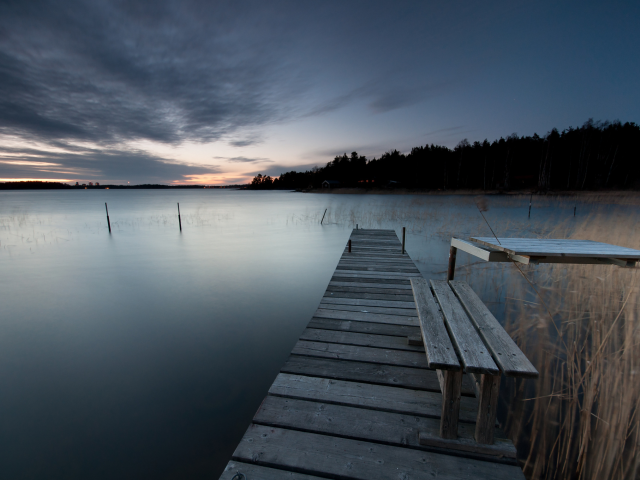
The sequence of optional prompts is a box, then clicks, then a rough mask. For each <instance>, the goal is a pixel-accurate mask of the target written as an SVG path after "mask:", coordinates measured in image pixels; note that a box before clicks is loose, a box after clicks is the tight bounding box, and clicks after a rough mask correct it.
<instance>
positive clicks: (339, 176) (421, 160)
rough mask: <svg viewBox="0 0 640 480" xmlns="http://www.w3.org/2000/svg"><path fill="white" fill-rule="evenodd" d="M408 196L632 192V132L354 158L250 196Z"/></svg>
mask: <svg viewBox="0 0 640 480" xmlns="http://www.w3.org/2000/svg"><path fill="white" fill-rule="evenodd" d="M323 186H324V187H325V188H330V189H335V188H361V189H397V188H404V189H411V190H440V191H445V190H453V191H455V190H494V191H495V190H497V191H509V190H523V189H530V190H536V191H539V192H545V191H569V190H573V191H575V190H616V189H638V188H640V127H638V125H636V124H635V123H630V122H627V123H624V124H622V123H620V122H594V121H593V120H592V119H590V120H588V121H587V122H586V123H585V124H584V125H582V126H581V127H579V128H568V129H566V130H563V131H562V132H559V131H558V130H557V129H555V128H554V129H553V130H551V131H550V132H549V133H547V134H546V135H545V136H542V137H541V136H539V135H538V134H534V135H533V136H529V137H519V136H518V135H516V134H512V135H509V136H508V137H506V138H500V139H499V140H494V141H493V142H489V141H487V140H484V141H483V142H477V141H476V142H474V143H473V144H471V143H469V141H468V140H466V139H465V140H462V141H461V142H460V143H458V145H457V146H456V147H455V148H453V149H450V148H448V147H444V146H439V145H433V144H431V145H425V146H423V147H415V148H413V149H412V150H411V152H410V153H408V154H403V153H400V152H398V151H397V150H391V151H389V152H387V153H385V154H383V155H382V156H381V157H380V158H373V159H368V158H367V157H365V156H362V155H358V153H357V152H353V153H351V155H347V154H346V153H345V154H344V155H341V156H336V157H335V158H334V159H333V161H331V162H329V163H327V165H326V166H325V167H322V168H314V169H312V170H308V171H306V172H295V171H290V172H286V173H283V174H281V175H280V177H277V178H271V177H270V176H264V175H257V176H256V177H255V178H253V180H252V182H251V184H250V186H249V188H251V189H255V190H273V189H286V190H313V189H319V188H322V187H323Z"/></svg>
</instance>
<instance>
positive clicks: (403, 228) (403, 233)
mask: <svg viewBox="0 0 640 480" xmlns="http://www.w3.org/2000/svg"><path fill="white" fill-rule="evenodd" d="M406 230H407V229H406V227H402V254H403V255H404V236H405V232H406Z"/></svg>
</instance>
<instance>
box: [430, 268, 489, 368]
mask: <svg viewBox="0 0 640 480" xmlns="http://www.w3.org/2000/svg"><path fill="white" fill-rule="evenodd" d="M431 287H432V288H433V292H434V293H435V296H436V299H437V300H438V304H439V305H440V308H441V310H442V314H443V315H444V319H445V323H446V326H447V331H448V332H449V335H450V337H451V341H452V342H453V344H454V347H455V349H456V352H457V354H458V356H459V358H460V360H461V361H462V365H463V366H464V370H465V372H467V373H470V372H476V373H489V374H492V375H496V374H498V373H499V372H500V370H498V367H497V366H496V364H495V362H494V361H493V359H492V358H491V354H490V353H489V349H488V348H487V347H486V346H485V344H484V343H483V342H482V339H481V338H480V336H479V335H478V332H476V329H475V327H474V326H473V324H472V323H471V321H470V320H469V318H468V317H467V314H466V313H465V312H464V309H463V308H462V305H460V302H459V301H458V298H457V297H456V296H455V294H454V293H453V290H451V287H449V284H448V283H447V281H446V280H431Z"/></svg>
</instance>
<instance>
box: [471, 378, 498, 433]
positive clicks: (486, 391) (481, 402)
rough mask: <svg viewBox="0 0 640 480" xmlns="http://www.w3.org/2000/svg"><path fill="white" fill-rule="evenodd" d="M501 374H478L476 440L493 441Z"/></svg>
mask: <svg viewBox="0 0 640 480" xmlns="http://www.w3.org/2000/svg"><path fill="white" fill-rule="evenodd" d="M500 379H501V375H500V374H498V375H480V386H479V387H480V388H479V389H480V395H479V396H478V416H477V418H476V431H475V439H476V442H478V443H481V444H489V445H491V444H492V443H493V433H494V432H493V431H494V428H493V426H494V425H495V424H496V415H497V413H498V395H499V394H500Z"/></svg>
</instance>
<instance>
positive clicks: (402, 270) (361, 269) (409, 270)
mask: <svg viewBox="0 0 640 480" xmlns="http://www.w3.org/2000/svg"><path fill="white" fill-rule="evenodd" d="M339 270H352V271H358V272H395V273H420V270H418V269H417V268H415V267H410V268H403V267H381V266H379V265H378V266H376V265H371V266H367V267H364V266H359V265H354V264H352V263H351V264H347V265H344V264H338V266H337V267H336V271H339Z"/></svg>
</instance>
